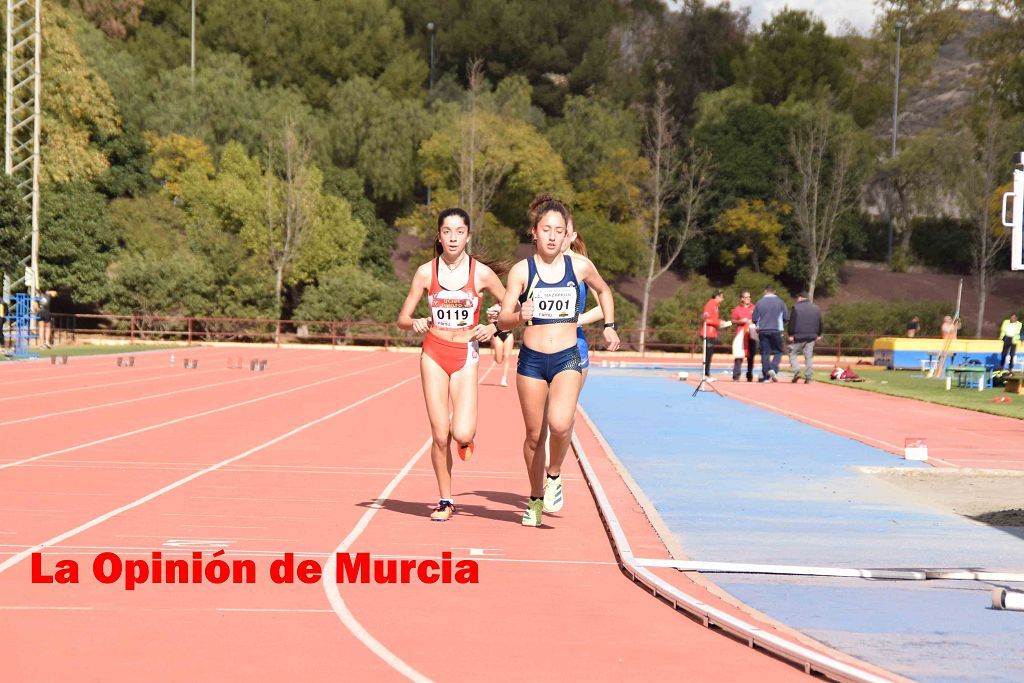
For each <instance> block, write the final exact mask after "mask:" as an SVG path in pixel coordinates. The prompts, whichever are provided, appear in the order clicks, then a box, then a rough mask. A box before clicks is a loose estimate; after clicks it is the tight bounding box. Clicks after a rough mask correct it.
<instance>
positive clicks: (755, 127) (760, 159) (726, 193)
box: [694, 88, 789, 214]
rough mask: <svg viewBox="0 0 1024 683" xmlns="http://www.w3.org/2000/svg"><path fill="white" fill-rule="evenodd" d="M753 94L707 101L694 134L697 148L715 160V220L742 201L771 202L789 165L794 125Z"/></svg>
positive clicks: (734, 92)
mask: <svg viewBox="0 0 1024 683" xmlns="http://www.w3.org/2000/svg"><path fill="white" fill-rule="evenodd" d="M751 98H752V95H751V93H750V91H749V90H745V89H740V88H729V89H727V90H723V91H721V92H718V93H714V94H710V95H706V96H704V97H702V98H701V99H700V101H699V103H698V120H697V126H696V128H695V129H694V139H695V140H696V142H697V144H699V145H701V146H703V147H705V148H707V149H708V150H709V151H710V152H711V155H712V157H713V158H714V159H715V184H714V186H713V187H712V188H711V196H710V198H709V201H708V205H709V209H710V210H711V212H712V213H713V214H717V213H718V212H719V211H722V210H723V209H724V208H725V207H726V206H730V205H732V204H734V203H735V202H736V201H738V200H740V199H762V200H765V201H770V200H772V199H774V198H775V196H776V191H777V177H778V169H779V168H780V167H781V166H782V165H783V163H784V162H785V159H786V143H787V138H788V135H789V133H788V122H787V121H786V119H785V117H783V116H782V115H781V114H780V113H779V112H777V111H776V110H775V108H774V107H771V106H769V105H767V104H755V103H754V102H753V101H752V99H751Z"/></svg>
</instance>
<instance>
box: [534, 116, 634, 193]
mask: <svg viewBox="0 0 1024 683" xmlns="http://www.w3.org/2000/svg"><path fill="white" fill-rule="evenodd" d="M641 128H642V126H641V123H640V120H639V119H638V118H637V116H636V114H634V113H633V112H632V111H630V110H629V109H626V108H625V107H623V106H622V105H620V104H618V103H616V102H613V101H612V100H609V99H607V98H604V97H598V96H592V97H583V96H571V97H569V98H568V99H567V100H566V103H565V110H564V114H563V116H562V119H561V120H559V121H558V122H557V123H555V124H554V125H553V126H552V127H551V129H550V130H549V131H548V133H547V137H548V139H549V140H550V141H551V145H552V146H553V147H554V148H555V151H557V152H558V153H559V154H560V155H561V157H562V159H563V160H564V161H565V166H566V171H567V172H568V174H569V179H570V180H571V181H572V182H573V184H574V185H576V187H581V186H582V185H583V184H584V183H585V182H586V181H587V180H588V179H590V178H592V177H594V176H595V175H597V173H598V168H599V167H600V166H601V165H602V164H606V163H608V162H609V161H610V160H611V158H612V156H613V155H615V154H616V153H617V152H618V151H619V150H627V151H632V152H633V153H634V155H636V154H638V152H639V149H640V136H641Z"/></svg>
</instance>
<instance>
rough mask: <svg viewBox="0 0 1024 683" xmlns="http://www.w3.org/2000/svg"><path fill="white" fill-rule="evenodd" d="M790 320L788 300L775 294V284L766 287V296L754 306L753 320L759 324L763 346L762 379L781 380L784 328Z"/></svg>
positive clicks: (765, 380)
mask: <svg viewBox="0 0 1024 683" xmlns="http://www.w3.org/2000/svg"><path fill="white" fill-rule="evenodd" d="M788 320H789V309H788V308H787V307H786V302H785V301H783V300H782V299H780V298H779V297H778V296H776V294H775V287H774V285H768V286H767V287H765V288H764V296H762V297H761V298H760V300H758V302H757V305H756V306H754V315H753V321H754V325H756V326H757V340H758V345H759V346H760V347H761V381H762V382H768V381H772V382H778V381H779V377H778V375H779V363H780V362H781V361H782V330H784V329H785V327H786V322H787V321H788Z"/></svg>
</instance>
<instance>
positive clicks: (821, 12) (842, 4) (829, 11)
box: [669, 0, 875, 34]
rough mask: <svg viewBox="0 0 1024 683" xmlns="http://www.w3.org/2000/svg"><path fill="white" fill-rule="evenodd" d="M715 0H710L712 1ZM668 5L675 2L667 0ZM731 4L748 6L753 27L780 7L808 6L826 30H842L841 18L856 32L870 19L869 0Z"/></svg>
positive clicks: (864, 29) (744, 1)
mask: <svg viewBox="0 0 1024 683" xmlns="http://www.w3.org/2000/svg"><path fill="white" fill-rule="evenodd" d="M715 2H716V0H711V4H714V3H715ZM669 4H670V5H675V4H676V2H673V1H672V0H670V1H669ZM731 4H732V6H733V7H734V8H735V7H749V8H750V22H751V28H753V29H754V30H757V29H759V28H760V27H761V22H763V21H765V20H766V19H769V18H771V16H772V15H773V14H775V13H777V12H778V11H779V10H781V9H782V8H783V7H789V8H790V9H806V10H811V11H812V12H814V14H816V15H817V16H818V17H819V18H821V19H823V20H824V21H825V25H826V26H828V30H829V33H833V34H840V33H844V32H845V29H844V22H849V23H850V24H852V25H853V28H854V29H856V30H857V31H858V32H859V33H867V32H868V31H869V30H870V29H871V26H872V24H873V23H874V11H875V3H874V2H873V0H731Z"/></svg>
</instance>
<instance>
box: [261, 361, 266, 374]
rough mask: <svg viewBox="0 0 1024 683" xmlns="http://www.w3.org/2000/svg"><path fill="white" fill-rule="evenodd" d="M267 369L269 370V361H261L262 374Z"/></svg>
mask: <svg viewBox="0 0 1024 683" xmlns="http://www.w3.org/2000/svg"><path fill="white" fill-rule="evenodd" d="M266 369H267V361H266V360H261V361H260V372H263V371H264V370H266Z"/></svg>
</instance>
